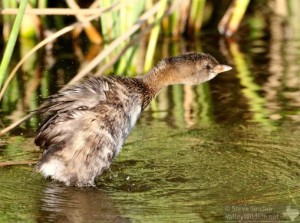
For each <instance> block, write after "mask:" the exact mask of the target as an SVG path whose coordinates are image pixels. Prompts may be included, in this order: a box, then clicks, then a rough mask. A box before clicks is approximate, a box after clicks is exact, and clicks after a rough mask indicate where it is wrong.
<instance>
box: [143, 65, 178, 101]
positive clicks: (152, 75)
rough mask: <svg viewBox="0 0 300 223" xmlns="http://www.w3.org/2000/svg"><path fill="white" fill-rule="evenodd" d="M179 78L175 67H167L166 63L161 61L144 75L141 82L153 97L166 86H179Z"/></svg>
mask: <svg viewBox="0 0 300 223" xmlns="http://www.w3.org/2000/svg"><path fill="white" fill-rule="evenodd" d="M179 76H180V75H179V70H178V68H177V66H169V65H168V64H167V63H166V62H164V61H161V62H160V63H158V65H156V66H155V67H154V68H153V69H151V70H150V71H149V72H148V73H146V74H145V75H144V76H143V77H142V80H143V82H144V83H145V84H146V85H147V86H148V88H149V89H150V90H151V92H152V94H153V96H154V97H155V96H156V95H157V94H158V93H159V92H160V90H161V89H162V88H164V87H166V86H168V85H173V84H179V83H180V81H179V80H178V79H179Z"/></svg>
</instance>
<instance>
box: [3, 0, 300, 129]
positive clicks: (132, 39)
mask: <svg viewBox="0 0 300 223" xmlns="http://www.w3.org/2000/svg"><path fill="white" fill-rule="evenodd" d="M24 2H26V3H27V4H25V3H24ZM22 3H23V4H24V5H26V8H25V12H24V15H23V14H22V8H21V6H22V5H19V4H18V1H17V0H3V1H2V2H1V3H0V30H2V35H0V48H1V49H2V50H1V51H0V54H1V55H0V56H1V58H2V63H1V67H0V88H1V91H0V100H1V113H2V114H3V115H4V116H5V118H4V120H2V121H3V122H4V123H10V122H12V121H16V120H18V119H19V118H21V117H22V116H24V115H25V114H27V113H28V111H33V110H35V109H36V108H37V107H38V106H39V104H40V103H41V101H42V100H43V99H44V98H45V97H47V96H49V95H50V94H52V93H55V92H57V91H58V90H59V89H60V88H61V87H63V86H65V85H68V84H74V83H75V82H77V81H78V80H80V79H82V78H84V77H86V76H87V75H90V73H91V72H92V73H93V74H94V75H102V74H109V73H116V74H122V75H127V76H132V75H135V74H141V73H144V72H146V71H147V70H149V69H150V68H151V67H152V66H153V63H154V62H156V61H157V60H159V59H161V58H163V57H167V56H171V55H178V54H181V53H184V51H186V50H193V51H203V49H202V48H201V43H199V41H200V40H202V39H203V36H204V37H205V38H210V39H211V40H212V41H214V40H216V41H218V40H217V39H219V38H220V37H221V39H223V40H226V44H227V45H229V47H228V46H226V44H225V48H223V50H222V48H221V51H222V54H223V55H224V57H226V60H228V61H229V62H231V63H234V64H235V65H236V69H237V71H238V72H239V74H241V75H239V76H238V78H240V79H241V83H242V86H243V87H245V88H246V89H248V91H246V94H247V95H248V97H247V98H248V99H249V100H250V101H251V100H254V102H253V104H254V105H253V106H254V107H255V108H253V109H254V110H255V112H256V113H258V115H255V117H257V118H256V119H258V120H262V119H264V118H263V117H266V114H265V111H262V110H264V109H263V108H264V100H261V98H260V96H259V94H256V93H255V92H256V90H257V89H258V88H259V87H258V85H256V83H255V82H254V80H253V79H252V78H251V72H249V67H247V63H246V62H245V61H246V60H247V58H245V57H244V56H243V55H242V53H241V51H242V50H243V49H241V50H240V49H239V46H237V47H236V46H235V44H236V42H241V43H242V42H243V41H244V40H245V39H251V38H252V39H257V38H262V39H268V40H270V39H272V38H279V37H280V36H281V35H284V34H282V33H280V32H283V30H284V31H288V32H286V34H287V35H290V36H291V35H292V36H293V37H295V38H296V37H299V25H298V21H299V14H298V13H297V11H298V10H297V9H299V4H300V3H299V1H297V0H290V1H284V0H259V1H258V0H252V1H250V0H226V1H225V0H224V1H218V0H185V1H181V0H169V1H168V0H143V1H140V0H132V1H128V0H127V1H126V0H119V1H118V0H96V1H92V0H89V1H80V0H78V1H75V0H65V1H47V0H39V1H37V0H29V1H28V2H27V1H22ZM16 15H17V16H19V17H20V18H21V23H20V24H19V26H18V24H16V20H17V19H16ZM14 23H15V24H14ZM276 23H277V24H276ZM14 25H16V27H17V28H16V29H15V30H14V29H13V26H14ZM274 26H276V27H277V28H276V29H274V30H272V27H274ZM278 32H279V33H278ZM266 33H268V34H267V35H266ZM13 36H16V37H18V39H17V40H18V41H17V42H16V44H14V43H12V44H11V47H10V48H9V47H8V45H9V44H8V43H9V41H10V40H11V39H13V38H12V37H13ZM182 40H184V41H187V42H189V41H190V42H193V43H194V44H193V45H194V47H191V48H190V49H188V48H185V49H183V48H182V47H181V45H180V44H174V45H173V46H172V47H171V48H168V47H167V48H168V49H166V48H164V47H163V45H164V44H163V42H168V41H177V42H178V41H179V42H180V41H182ZM12 42H13V41H12ZM240 47H241V48H243V45H241V46H240ZM4 49H5V51H4ZM6 51H11V55H12V59H11V58H10V57H9V56H6V54H5V53H6ZM8 55H9V53H8ZM74 57H75V58H76V59H75V60H74ZM3 61H4V62H5V61H6V65H5V63H4V64H3ZM5 66H7V67H5ZM173 91H174V94H173V96H172V97H173V101H174V103H175V107H177V108H178V109H179V110H178V111H180V109H182V108H183V107H184V106H187V105H184V102H183V100H182V97H183V95H185V94H188V93H186V92H189V90H187V88H185V90H184V89H182V88H180V87H174V88H173ZM183 91H186V92H185V94H183ZM191 92H194V91H191ZM197 92H198V93H197ZM253 92H254V94H253ZM200 93H201V95H203V97H204V98H202V99H201V98H200V99H199V101H198V102H199V103H198V104H197V105H192V107H193V109H194V110H197V109H198V110H199V109H200V110H201V111H200V110H199V112H200V113H201V114H202V120H207V121H208V122H210V121H209V120H210V118H209V117H211V116H210V114H209V111H210V108H209V107H210V106H209V95H210V93H209V87H208V86H206V85H203V86H201V87H199V88H197V90H196V92H194V93H189V94H188V95H189V96H187V97H186V98H185V101H186V100H187V101H189V100H190V98H193V94H196V95H197V94H200ZM161 97H163V96H161ZM161 101H164V100H157V101H155V102H153V103H152V105H151V108H152V109H154V110H155V109H159V108H161V107H164V106H166V104H167V102H166V101H165V102H164V103H162V102H161ZM158 102H159V103H158ZM185 103H186V102H185ZM250 104H251V103H250ZM257 105H258V106H257ZM197 107H198V108H197ZM183 113H184V111H183ZM183 113H182V114H183ZM205 113H206V114H205ZM203 114H205V115H203ZM177 116H178V114H177ZM274 117H275V116H274ZM181 118H183V117H181ZM178 121H179V122H180V118H178ZM37 124H38V120H36V119H31V120H30V122H28V123H27V125H30V126H32V127H35V126H37ZM4 125H5V124H3V126H4ZM267 125H271V124H270V123H269V124H267Z"/></svg>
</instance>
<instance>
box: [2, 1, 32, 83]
mask: <svg viewBox="0 0 300 223" xmlns="http://www.w3.org/2000/svg"><path fill="white" fill-rule="evenodd" d="M27 2H28V0H22V1H21V3H20V6H19V11H18V14H17V16H16V19H15V22H14V25H13V28H12V30H11V34H10V37H9V39H8V42H7V45H6V48H5V51H4V55H3V58H2V61H1V65H0V87H1V86H2V83H3V80H4V77H5V73H6V71H7V67H8V64H9V62H10V59H11V56H12V53H13V50H14V47H15V44H16V41H17V37H18V34H19V31H20V26H21V22H22V18H23V15H24V12H25V9H26V5H27Z"/></svg>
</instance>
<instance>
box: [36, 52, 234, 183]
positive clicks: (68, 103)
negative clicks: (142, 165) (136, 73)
mask: <svg viewBox="0 0 300 223" xmlns="http://www.w3.org/2000/svg"><path fill="white" fill-rule="evenodd" d="M213 69H215V70H213ZM217 69H219V70H218V71H217ZM229 69H230V67H229V66H226V65H219V64H218V62H217V61H216V60H215V59H214V58H213V57H211V56H209V55H207V54H198V53H188V54H184V55H182V56H179V57H171V58H167V59H165V60H163V61H161V62H160V63H159V64H158V65H157V66H156V67H154V68H153V69H152V70H150V71H149V72H148V73H147V74H146V75H145V76H143V77H139V78H126V77H119V76H109V77H106V76H101V77H92V78H90V79H88V80H86V81H85V82H83V83H81V84H78V85H75V86H71V87H68V88H67V89H65V90H62V91H60V92H58V93H57V94H55V95H53V96H50V97H49V98H48V99H47V100H46V101H45V102H44V104H42V106H41V107H40V109H39V113H40V114H41V117H42V123H41V125H40V128H39V131H38V134H37V136H36V139H35V143H36V145H38V146H39V147H40V148H41V149H43V151H44V152H43V155H42V158H41V160H40V162H39V163H38V164H37V166H36V169H37V170H38V171H39V172H41V173H42V174H43V175H44V176H45V177H51V178H52V179H55V180H58V181H61V182H64V183H65V184H66V185H76V186H93V185H94V181H95V178H96V177H97V176H99V175H101V174H102V172H103V171H104V170H106V169H108V168H109V167H110V164H111V162H112V160H113V159H114V158H115V157H116V156H117V155H118V154H119V152H120V150H121V148H122V145H123V144H124V142H125V140H126V138H127V137H128V135H129V133H130V131H131V130H132V128H133V127H134V125H135V123H136V121H137V119H138V118H139V116H140V114H141V112H142V111H143V110H144V109H145V108H146V107H147V105H148V104H149V103H150V101H151V99H153V98H154V97H155V96H156V95H157V94H158V93H159V91H160V90H161V89H162V88H163V87H165V86H167V85H170V84H199V83H202V82H204V81H207V80H209V79H211V78H213V77H214V76H216V74H217V73H220V72H224V71H226V70H229ZM204 71H205V72H204Z"/></svg>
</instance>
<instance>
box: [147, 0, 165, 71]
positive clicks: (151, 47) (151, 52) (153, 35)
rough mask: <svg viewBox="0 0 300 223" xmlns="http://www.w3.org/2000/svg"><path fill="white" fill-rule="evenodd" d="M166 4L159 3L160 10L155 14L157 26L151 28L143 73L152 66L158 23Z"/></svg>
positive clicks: (159, 26)
mask: <svg viewBox="0 0 300 223" xmlns="http://www.w3.org/2000/svg"><path fill="white" fill-rule="evenodd" d="M167 3H168V0H161V1H160V9H159V11H158V12H157V14H156V21H157V24H156V25H155V27H154V28H153V30H152V32H151V35H150V39H149V43H148V48H147V53H146V58H145V66H144V70H145V71H147V70H149V69H150V68H151V66H152V64H153V57H154V52H155V49H156V44H157V40H158V36H159V32H160V30H161V25H160V22H161V20H162V18H163V15H164V13H165V11H166V7H167Z"/></svg>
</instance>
